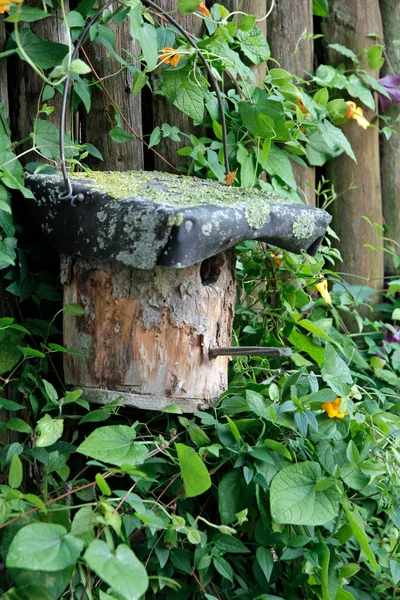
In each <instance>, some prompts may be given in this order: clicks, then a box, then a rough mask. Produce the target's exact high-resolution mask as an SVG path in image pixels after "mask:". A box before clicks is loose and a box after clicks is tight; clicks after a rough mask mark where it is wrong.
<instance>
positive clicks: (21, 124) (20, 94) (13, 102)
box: [9, 3, 71, 164]
mask: <svg viewBox="0 0 400 600" xmlns="http://www.w3.org/2000/svg"><path fill="white" fill-rule="evenodd" d="M66 11H67V12H68V3H66ZM61 17H62V15H61V11H58V13H57V14H56V15H55V16H54V17H48V18H47V19H43V20H41V21H37V22H35V23H31V29H32V31H33V33H35V34H36V35H37V36H39V37H41V38H43V39H45V40H50V41H52V42H57V43H60V44H66V43H67V41H68V39H67V33H66V30H65V28H64V27H63V26H62V18H61ZM9 62H10V63H11V64H12V63H13V64H12V66H11V64H10V67H11V69H10V71H11V72H12V81H13V85H12V86H10V88H9V92H10V93H9V96H10V106H12V110H11V111H10V117H11V131H12V134H13V138H14V139H15V140H20V139H22V138H24V137H26V136H27V135H29V134H30V133H31V132H32V130H33V123H34V119H35V117H36V115H37V111H38V108H40V106H39V104H38V103H39V100H40V97H41V93H42V89H43V86H44V83H43V81H42V80H41V78H40V77H39V76H38V75H36V73H35V72H34V71H33V69H31V67H30V66H29V65H27V63H26V62H24V61H22V60H20V59H19V58H15V59H14V60H12V61H11V60H10V61H9ZM46 103H47V105H48V106H54V111H53V113H52V114H51V115H50V116H48V117H46V116H43V118H45V119H47V120H49V121H51V122H52V123H55V124H56V125H58V124H59V121H60V108H61V94H59V93H56V94H55V95H54V97H53V98H51V99H49V100H47V101H46ZM66 123H67V130H68V131H69V130H71V126H70V121H69V111H68V114H67V121H66ZM23 149H25V146H20V147H19V150H23ZM30 161H35V162H48V161H47V159H44V158H42V157H41V156H40V155H39V154H36V153H29V154H28V155H26V156H24V157H23V158H22V159H21V162H23V163H24V164H26V163H27V162H30Z"/></svg>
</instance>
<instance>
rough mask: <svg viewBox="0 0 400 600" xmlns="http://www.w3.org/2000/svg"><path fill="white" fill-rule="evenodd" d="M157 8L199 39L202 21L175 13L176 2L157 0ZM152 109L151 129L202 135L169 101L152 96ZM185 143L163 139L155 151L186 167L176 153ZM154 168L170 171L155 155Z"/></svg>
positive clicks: (154, 75) (184, 160)
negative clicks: (162, 128) (175, 129)
mask: <svg viewBox="0 0 400 600" xmlns="http://www.w3.org/2000/svg"><path fill="white" fill-rule="evenodd" d="M158 4H159V6H161V8H162V9H163V10H164V11H165V12H171V13H172V14H173V17H174V18H175V19H176V20H177V21H178V22H179V24H180V25H181V26H182V27H183V28H184V29H185V30H186V31H187V32H188V33H190V34H191V35H193V36H194V38H195V39H196V38H199V37H200V35H201V32H202V29H203V20H202V19H200V18H199V17H196V16H194V15H192V14H182V13H180V12H179V11H176V7H177V2H176V0H159V2H158ZM160 76H161V75H160V73H158V72H156V73H154V74H153V76H152V83H153V86H154V88H155V89H157V87H158V85H157V77H160ZM152 109H153V128H154V127H157V125H159V126H160V127H161V125H162V124H163V123H168V125H171V127H173V126H175V127H178V129H180V131H182V132H183V133H186V134H190V133H193V134H194V135H195V136H197V137H201V136H202V135H203V134H204V130H203V129H202V128H201V127H196V126H195V125H193V119H191V118H190V117H188V116H187V115H185V114H184V113H183V112H181V111H180V110H178V109H177V108H176V107H175V106H174V105H173V104H171V102H169V100H167V99H166V98H165V97H164V96H158V95H153V96H152ZM185 145H186V143H185V142H184V140H183V139H182V141H181V142H174V141H172V140H171V139H170V138H163V139H162V140H161V142H160V144H158V146H157V147H156V149H157V151H158V152H159V153H160V154H161V155H162V156H163V157H164V158H166V159H167V160H168V161H169V162H170V163H171V164H172V165H174V166H181V165H186V164H187V162H188V159H187V157H185V156H180V155H179V154H177V151H178V150H179V148H181V147H182V146H185ZM154 168H155V169H156V170H158V171H170V172H173V171H172V169H170V168H169V167H168V166H167V165H166V163H165V162H164V161H163V160H161V159H160V158H159V157H158V156H157V155H154Z"/></svg>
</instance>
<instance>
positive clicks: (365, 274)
mask: <svg viewBox="0 0 400 600" xmlns="http://www.w3.org/2000/svg"><path fill="white" fill-rule="evenodd" d="M323 28H324V31H323V32H324V34H325V41H326V44H329V43H340V44H342V45H344V46H347V47H348V48H351V49H352V50H354V51H355V52H359V51H360V50H361V49H362V48H368V47H369V46H372V45H373V44H374V43H375V41H374V40H373V39H372V38H369V37H367V35H368V34H369V33H371V32H375V33H378V34H382V21H381V15H380V10H379V4H378V0H332V1H331V2H330V11H329V17H328V18H327V19H324V23H323ZM327 55H328V60H329V64H333V65H334V64H338V63H340V62H343V56H341V55H339V54H338V53H337V52H335V51H333V50H329V49H327ZM365 68H366V69H368V66H367V65H365ZM370 73H371V75H373V76H376V75H377V73H375V72H370ZM365 116H366V117H367V119H368V120H369V121H372V120H373V119H374V117H375V113H374V112H373V111H371V110H366V111H365ZM344 133H345V134H346V136H347V138H348V139H349V142H350V144H351V145H352V147H353V149H354V153H355V155H356V157H357V161H358V163H357V164H356V163H355V162H353V161H352V160H351V159H350V158H349V157H348V156H347V155H346V154H342V155H341V156H339V157H338V158H336V159H335V160H333V161H331V162H329V163H328V168H327V172H328V178H329V180H330V181H331V182H332V183H333V184H334V185H335V189H336V191H337V192H339V193H340V192H344V194H343V195H342V196H341V197H340V198H339V199H338V200H337V201H336V202H335V203H334V204H333V216H334V221H333V228H334V229H335V231H336V232H337V233H338V235H339V237H340V244H339V248H340V251H341V253H342V257H343V260H344V264H343V267H342V270H343V271H344V272H346V273H349V274H350V275H349V276H346V280H348V281H349V282H350V283H353V284H358V285H362V284H363V279H360V278H365V280H369V283H368V285H370V286H371V287H375V288H377V289H379V288H380V287H381V286H382V280H383V255H382V252H378V253H377V252H375V251H373V250H370V249H368V248H364V244H372V245H374V246H380V245H381V242H380V240H379V239H378V237H377V236H376V234H375V231H374V230H373V228H372V227H371V226H370V225H369V224H368V223H367V222H366V221H365V220H364V219H363V216H366V217H368V218H369V219H371V221H373V222H374V221H375V222H376V223H379V224H380V225H381V224H382V219H383V216H382V196H381V187H380V166H379V133H378V130H377V129H374V128H372V127H370V128H368V129H367V130H364V129H361V128H360V127H358V125H357V124H356V123H355V122H354V121H352V122H349V123H347V124H346V125H345V126H344ZM351 183H354V184H355V185H357V186H358V187H357V189H354V190H350V191H346V190H347V189H348V187H349V186H350V184H351Z"/></svg>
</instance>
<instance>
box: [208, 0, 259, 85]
mask: <svg viewBox="0 0 400 600" xmlns="http://www.w3.org/2000/svg"><path fill="white" fill-rule="evenodd" d="M219 3H220V4H223V6H224V7H225V8H226V9H227V10H229V11H230V12H234V11H242V12H245V13H248V14H249V15H255V17H256V18H257V20H259V22H258V23H256V27H258V29H260V30H261V31H262V32H263V34H264V35H265V37H267V20H266V19H264V20H260V19H263V17H265V14H266V12H267V2H266V0H226V2H219ZM213 4H215V2H213ZM241 16H242V15H241V14H238V15H237V16H236V20H237V21H238V20H239V19H240V17H241ZM249 66H251V70H252V71H253V73H254V74H255V76H256V81H257V85H260V84H261V83H262V82H263V81H264V79H265V74H266V65H265V63H260V64H259V65H249Z"/></svg>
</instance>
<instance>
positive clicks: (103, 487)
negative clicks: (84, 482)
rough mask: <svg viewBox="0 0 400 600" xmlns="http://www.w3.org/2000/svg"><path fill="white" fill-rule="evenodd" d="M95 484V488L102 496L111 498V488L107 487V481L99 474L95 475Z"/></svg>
mask: <svg viewBox="0 0 400 600" xmlns="http://www.w3.org/2000/svg"><path fill="white" fill-rule="evenodd" d="M95 479H96V483H97V487H98V488H99V490H100V491H101V493H102V494H103V495H104V496H111V488H110V486H109V485H108V483H107V481H106V480H105V479H104V477H103V476H102V474H101V473H96V477H95Z"/></svg>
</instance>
